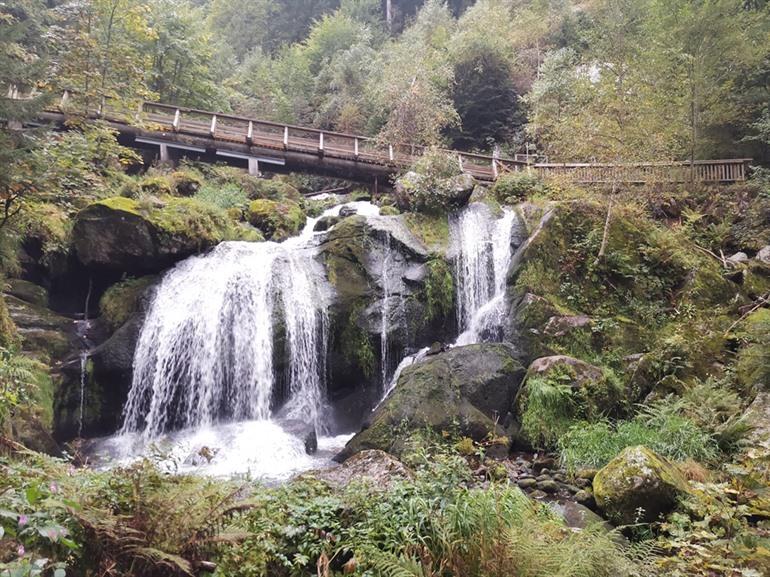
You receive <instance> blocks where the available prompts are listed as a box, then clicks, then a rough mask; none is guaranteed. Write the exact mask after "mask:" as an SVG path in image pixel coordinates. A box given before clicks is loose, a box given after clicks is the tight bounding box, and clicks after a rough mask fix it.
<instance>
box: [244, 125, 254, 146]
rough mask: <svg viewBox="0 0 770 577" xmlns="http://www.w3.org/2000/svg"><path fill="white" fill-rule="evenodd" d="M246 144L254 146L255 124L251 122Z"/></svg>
mask: <svg viewBox="0 0 770 577" xmlns="http://www.w3.org/2000/svg"><path fill="white" fill-rule="evenodd" d="M246 142H248V143H249V144H252V143H253V142H254V123H253V122H252V121H251V120H249V129H248V130H247V131H246Z"/></svg>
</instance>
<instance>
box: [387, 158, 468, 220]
mask: <svg viewBox="0 0 770 577" xmlns="http://www.w3.org/2000/svg"><path fill="white" fill-rule="evenodd" d="M460 175H461V171H460V167H459V164H458V162H457V159H456V158H454V157H452V156H450V155H448V154H446V153H444V152H441V151H440V150H438V149H429V150H428V151H426V152H425V153H424V154H423V156H422V157H420V158H419V159H418V160H417V161H416V162H415V164H414V165H413V166H412V169H411V170H410V171H409V172H407V173H406V174H404V175H403V176H401V177H400V178H399V179H398V180H397V181H396V192H395V198H396V202H397V204H398V205H399V206H400V207H401V208H406V209H409V210H413V211H416V212H425V213H440V212H445V211H446V210H448V209H450V208H452V207H455V206H457V205H458V204H462V203H463V202H464V201H465V200H467V198H468V197H469V196H470V194H471V191H472V189H473V179H472V178H470V177H468V182H467V183H465V182H461V181H458V177H459V176H460ZM466 176H467V175H466ZM466 189H467V190H466ZM466 191H467V195H465V194H464V192H466Z"/></svg>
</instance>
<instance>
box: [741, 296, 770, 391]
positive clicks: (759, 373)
mask: <svg viewBox="0 0 770 577" xmlns="http://www.w3.org/2000/svg"><path fill="white" fill-rule="evenodd" d="M735 330H736V332H737V334H738V335H739V337H740V339H741V341H742V342H743V346H742V347H741V349H740V350H739V352H738V362H737V364H736V377H737V380H738V383H739V385H741V387H742V388H743V389H744V390H746V391H752V390H757V389H758V390H765V391H766V390H770V310H769V309H758V310H756V311H754V312H753V313H752V314H751V315H749V316H748V317H747V318H746V319H745V320H744V321H743V325H742V326H738V327H736V329H735Z"/></svg>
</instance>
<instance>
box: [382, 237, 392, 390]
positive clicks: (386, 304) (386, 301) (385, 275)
mask: <svg viewBox="0 0 770 577" xmlns="http://www.w3.org/2000/svg"><path fill="white" fill-rule="evenodd" d="M390 259H391V250H390V236H388V237H387V240H386V241H385V257H384V258H383V259H382V274H381V276H382V321H381V324H380V376H381V380H380V383H381V387H382V390H383V391H384V390H385V389H386V388H387V385H388V361H389V359H388V328H389V326H388V325H389V323H390V319H389V317H390V293H391V290H390V274H389V265H390Z"/></svg>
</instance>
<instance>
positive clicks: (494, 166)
mask: <svg viewBox="0 0 770 577" xmlns="http://www.w3.org/2000/svg"><path fill="white" fill-rule="evenodd" d="M497 176H498V172H497V160H495V159H494V158H493V159H492V178H494V179H495V180H497Z"/></svg>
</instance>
